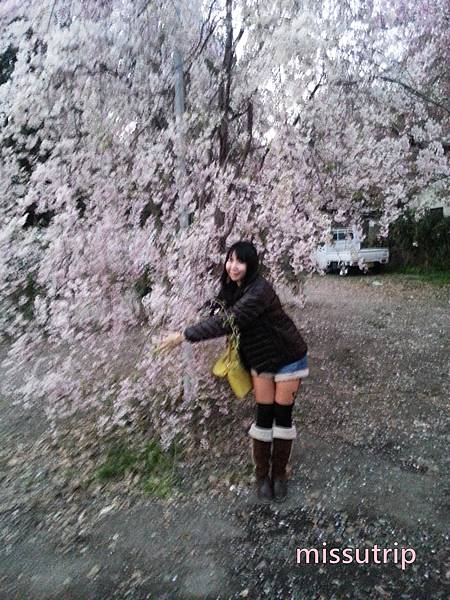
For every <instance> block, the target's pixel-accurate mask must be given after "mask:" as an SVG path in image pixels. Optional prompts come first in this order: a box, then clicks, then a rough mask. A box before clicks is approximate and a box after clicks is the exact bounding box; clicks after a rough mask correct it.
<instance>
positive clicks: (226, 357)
mask: <svg viewBox="0 0 450 600" xmlns="http://www.w3.org/2000/svg"><path fill="white" fill-rule="evenodd" d="M212 372H213V374H214V375H216V377H227V378H228V383H229V384H230V386H231V389H232V390H233V392H234V393H235V394H236V396H237V397H238V398H244V397H245V396H246V395H247V394H248V393H249V391H250V390H251V389H252V378H251V375H250V373H249V372H248V371H247V370H246V369H245V368H244V367H243V365H242V363H241V360H240V358H239V353H238V350H237V342H236V341H235V340H234V339H232V340H231V341H228V343H227V347H226V348H225V350H224V351H223V352H222V354H221V355H220V356H219V358H218V359H217V361H216V362H215V364H214V366H213V369H212Z"/></svg>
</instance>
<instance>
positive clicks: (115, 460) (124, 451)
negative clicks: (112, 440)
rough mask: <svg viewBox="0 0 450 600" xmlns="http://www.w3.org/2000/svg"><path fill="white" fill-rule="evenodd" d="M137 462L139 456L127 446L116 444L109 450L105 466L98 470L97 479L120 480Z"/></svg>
mask: <svg viewBox="0 0 450 600" xmlns="http://www.w3.org/2000/svg"><path fill="white" fill-rule="evenodd" d="M137 461H138V456H137V455H136V454H135V453H134V452H133V451H132V450H130V449H129V448H128V447H127V446H126V444H124V443H120V444H115V445H113V446H112V447H111V448H110V449H109V451H108V453H107V455H106V460H105V462H104V463H103V465H102V466H101V467H100V468H99V469H97V471H96V478H97V479H99V480H100V481H105V480H107V479H119V478H120V477H123V476H124V475H125V473H127V471H130V470H132V469H133V468H134V467H135V465H136V463H137Z"/></svg>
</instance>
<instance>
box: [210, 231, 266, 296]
mask: <svg viewBox="0 0 450 600" xmlns="http://www.w3.org/2000/svg"><path fill="white" fill-rule="evenodd" d="M233 252H235V254H236V256H237V258H238V260H240V261H241V262H243V263H245V264H246V265H247V271H246V273H245V277H244V279H243V280H242V283H241V285H240V286H238V285H237V283H235V282H234V281H231V279H230V278H229V277H228V273H227V268H226V264H227V260H228V259H229V258H230V256H231V255H232V254H233ZM258 272H259V259H258V253H257V251H256V248H255V246H254V245H253V244H252V243H251V242H244V241H240V242H236V243H235V244H233V245H232V246H230V248H228V252H227V254H226V257H225V262H224V265H223V271H222V275H221V276H220V292H219V298H221V299H222V300H224V301H225V304H226V305H227V306H231V305H232V304H234V303H235V302H236V300H238V299H239V298H240V296H241V295H242V294H243V292H244V289H245V288H246V287H247V285H248V284H249V283H250V282H251V281H253V279H255V277H256V276H257V275H258Z"/></svg>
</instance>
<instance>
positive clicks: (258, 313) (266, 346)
mask: <svg viewBox="0 0 450 600" xmlns="http://www.w3.org/2000/svg"><path fill="white" fill-rule="evenodd" d="M258 262H259V261H258V255H257V252H256V248H255V247H254V246H253V244H251V243H250V242H243V241H241V242H237V243H235V244H233V245H232V246H231V248H230V249H229V250H228V252H227V255H226V259H225V266H224V270H223V273H222V276H221V289H220V292H219V295H218V296H217V298H216V299H215V300H214V301H212V302H209V304H210V306H211V316H210V317H209V318H207V319H205V320H203V321H201V322H200V323H198V324H196V325H191V326H190V327H187V328H186V329H185V330H184V332H183V333H175V334H171V335H169V336H168V337H167V338H166V340H165V341H164V342H163V344H162V348H164V349H167V348H172V347H174V346H177V345H178V344H180V343H181V342H182V341H184V340H187V341H189V342H192V343H195V342H199V341H201V340H208V339H211V338H216V337H220V336H223V335H228V334H230V333H231V325H230V321H231V322H234V324H235V325H236V326H237V328H238V330H239V354H240V357H241V360H242V363H243V365H244V366H245V367H246V368H247V369H248V370H249V371H250V373H251V375H252V382H253V391H254V395H255V400H256V419H255V422H254V423H253V424H252V426H251V427H250V430H249V432H248V433H249V436H250V437H251V438H252V444H253V452H252V454H253V460H254V463H255V472H256V482H257V495H258V498H260V499H262V500H266V501H268V500H272V499H274V500H276V501H278V502H282V501H284V500H285V498H286V496H287V471H286V467H287V464H288V461H289V458H290V455H291V449H292V442H293V440H294V439H295V438H296V429H295V425H293V424H292V408H293V405H294V400H295V396H296V394H297V391H298V389H299V387H300V383H301V379H302V378H304V377H307V375H308V363H307V357H306V353H307V346H306V343H305V341H304V340H303V338H302V336H301V335H300V333H299V331H298V330H297V328H296V326H295V325H294V323H293V321H292V320H291V319H290V318H289V317H288V315H287V314H286V313H285V312H284V311H283V308H282V306H281V303H280V300H279V299H278V296H277V295H276V294H275V292H274V290H273V288H272V286H271V285H270V283H269V282H268V281H267V280H266V279H264V277H262V276H261V275H260V274H259V272H258V267H259V264H258ZM224 313H225V315H224ZM270 467H272V470H271V472H270Z"/></svg>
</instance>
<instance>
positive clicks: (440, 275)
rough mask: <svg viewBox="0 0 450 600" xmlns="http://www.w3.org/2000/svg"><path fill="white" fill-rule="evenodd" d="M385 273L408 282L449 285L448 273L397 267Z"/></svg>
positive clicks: (449, 274)
mask: <svg viewBox="0 0 450 600" xmlns="http://www.w3.org/2000/svg"><path fill="white" fill-rule="evenodd" d="M386 272H387V273H389V274H391V275H402V276H403V277H405V278H406V279H407V280H409V281H417V282H421V283H431V284H433V285H438V286H446V285H449V284H450V271H442V270H438V269H424V268H422V267H397V268H395V269H389V270H387V271H386Z"/></svg>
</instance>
